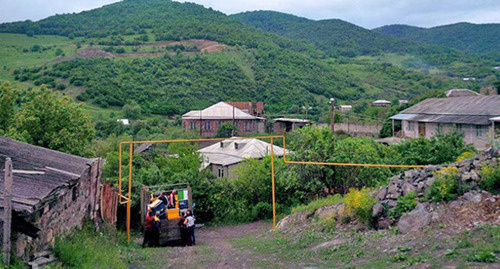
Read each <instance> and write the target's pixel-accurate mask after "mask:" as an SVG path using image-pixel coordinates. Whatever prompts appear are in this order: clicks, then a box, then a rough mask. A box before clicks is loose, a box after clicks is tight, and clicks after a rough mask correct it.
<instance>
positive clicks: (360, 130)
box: [335, 122, 382, 137]
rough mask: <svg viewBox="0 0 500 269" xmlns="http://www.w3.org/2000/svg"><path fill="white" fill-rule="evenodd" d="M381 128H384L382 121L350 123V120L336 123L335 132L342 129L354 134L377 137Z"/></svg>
mask: <svg viewBox="0 0 500 269" xmlns="http://www.w3.org/2000/svg"><path fill="white" fill-rule="evenodd" d="M381 129H382V124H381V123H376V124H362V123H349V122H338V123H335V132H338V131H342V132H345V133H347V134H350V135H354V136H369V137H377V136H378V135H379V133H380V130H381Z"/></svg>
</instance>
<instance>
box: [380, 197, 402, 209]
mask: <svg viewBox="0 0 500 269" xmlns="http://www.w3.org/2000/svg"><path fill="white" fill-rule="evenodd" d="M380 203H381V204H383V205H386V206H387V207H390V208H392V207H395V206H396V205H397V204H398V203H397V202H396V201H394V200H390V199H386V200H383V201H382V202H380Z"/></svg>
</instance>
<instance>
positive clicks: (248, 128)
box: [245, 121, 252, 131]
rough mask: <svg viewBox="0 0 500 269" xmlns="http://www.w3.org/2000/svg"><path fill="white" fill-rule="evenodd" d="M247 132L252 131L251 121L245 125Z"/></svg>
mask: <svg viewBox="0 0 500 269" xmlns="http://www.w3.org/2000/svg"><path fill="white" fill-rule="evenodd" d="M245 130H247V131H252V122H251V121H247V122H246V123H245Z"/></svg>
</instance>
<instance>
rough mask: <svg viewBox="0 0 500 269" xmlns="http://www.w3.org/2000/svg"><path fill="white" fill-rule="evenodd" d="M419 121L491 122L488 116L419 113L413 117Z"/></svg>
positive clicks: (484, 123) (478, 123) (482, 123)
mask: <svg viewBox="0 0 500 269" xmlns="http://www.w3.org/2000/svg"><path fill="white" fill-rule="evenodd" d="M411 120H412V121H418V122H436V123H460V124H476V125H488V124H490V122H489V119H488V116H478V115H425V114H422V115H418V116H416V117H414V118H412V119H411Z"/></svg>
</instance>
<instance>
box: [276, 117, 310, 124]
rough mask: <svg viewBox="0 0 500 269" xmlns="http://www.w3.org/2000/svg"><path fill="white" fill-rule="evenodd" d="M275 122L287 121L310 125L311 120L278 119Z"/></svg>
mask: <svg viewBox="0 0 500 269" xmlns="http://www.w3.org/2000/svg"><path fill="white" fill-rule="evenodd" d="M273 121H286V122H298V123H310V122H311V121H310V120H305V119H293V118H277V119H274V120H273Z"/></svg>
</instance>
